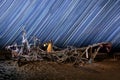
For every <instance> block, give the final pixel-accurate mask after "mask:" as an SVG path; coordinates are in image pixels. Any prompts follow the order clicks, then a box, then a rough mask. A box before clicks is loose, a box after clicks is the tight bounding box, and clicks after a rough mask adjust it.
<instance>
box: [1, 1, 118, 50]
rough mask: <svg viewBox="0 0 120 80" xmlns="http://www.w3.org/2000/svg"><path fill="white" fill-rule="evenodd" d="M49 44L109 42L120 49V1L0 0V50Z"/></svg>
mask: <svg viewBox="0 0 120 80" xmlns="http://www.w3.org/2000/svg"><path fill="white" fill-rule="evenodd" d="M23 28H24V29H25V30H26V32H27V38H28V40H29V42H32V37H33V36H36V37H38V38H39V39H40V41H41V43H43V42H46V41H49V40H53V42H54V44H55V45H57V46H59V47H66V46H68V45H69V46H76V47H82V46H88V45H91V44H94V43H98V42H111V43H112V44H113V48H120V0H0V46H1V48H3V47H5V46H6V45H9V44H13V43H14V42H17V43H18V44H21V41H22V29H23Z"/></svg>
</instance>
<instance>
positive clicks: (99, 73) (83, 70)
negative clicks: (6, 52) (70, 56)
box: [0, 59, 120, 80]
mask: <svg viewBox="0 0 120 80" xmlns="http://www.w3.org/2000/svg"><path fill="white" fill-rule="evenodd" d="M0 80H120V61H119V60H117V61H115V60H113V59H106V60H103V61H100V62H95V63H92V64H85V65H83V66H80V65H79V66H73V65H72V64H71V63H69V64H68V63H66V64H57V63H54V62H47V61H41V62H29V63H26V64H24V65H23V66H21V67H19V66H18V65H17V63H16V62H15V61H12V60H8V61H0Z"/></svg>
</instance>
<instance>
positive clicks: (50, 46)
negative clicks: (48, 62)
mask: <svg viewBox="0 0 120 80" xmlns="http://www.w3.org/2000/svg"><path fill="white" fill-rule="evenodd" d="M47 52H48V53H50V52H52V43H48V47H47Z"/></svg>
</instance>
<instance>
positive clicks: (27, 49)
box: [22, 30, 30, 54]
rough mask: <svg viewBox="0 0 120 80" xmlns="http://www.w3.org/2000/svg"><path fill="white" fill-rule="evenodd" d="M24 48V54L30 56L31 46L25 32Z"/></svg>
mask: <svg viewBox="0 0 120 80" xmlns="http://www.w3.org/2000/svg"><path fill="white" fill-rule="evenodd" d="M22 46H23V52H22V53H24V54H28V53H29V52H30V45H29V43H28V40H27V37H26V32H25V31H24V30H23V34H22Z"/></svg>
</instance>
